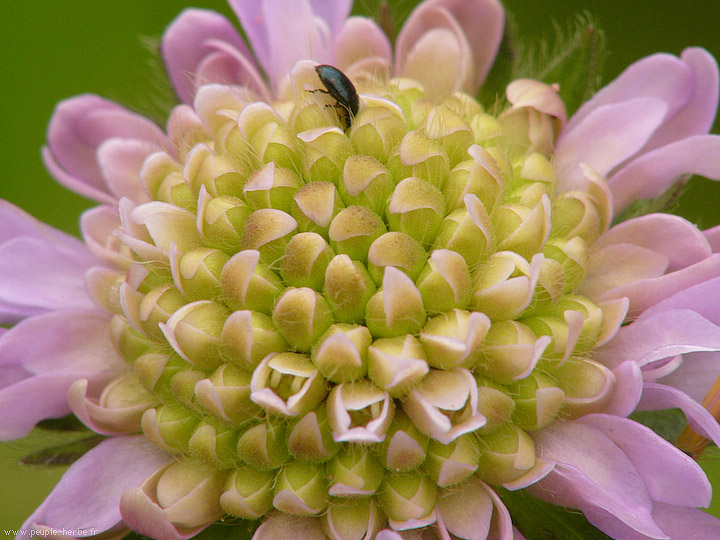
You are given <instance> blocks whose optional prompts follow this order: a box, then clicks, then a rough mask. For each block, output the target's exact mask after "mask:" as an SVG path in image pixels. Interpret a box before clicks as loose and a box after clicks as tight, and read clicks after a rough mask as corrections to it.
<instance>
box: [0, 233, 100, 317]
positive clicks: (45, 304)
mask: <svg viewBox="0 0 720 540" xmlns="http://www.w3.org/2000/svg"><path fill="white" fill-rule="evenodd" d="M0 261H2V263H1V265H0V300H2V301H3V302H4V303H6V304H12V305H16V306H19V307H21V308H22V307H28V308H35V309H41V310H54V309H90V308H92V307H93V303H92V301H91V300H90V297H89V296H88V294H87V292H86V289H85V277H84V276H85V271H86V270H87V269H88V268H90V267H91V266H93V265H95V264H97V263H98V261H97V259H95V257H94V256H93V255H92V254H91V253H90V252H89V251H88V250H87V249H86V248H83V249H68V248H64V247H59V246H55V245H52V244H49V243H46V242H43V241H41V240H35V239H32V238H18V239H16V240H12V241H9V242H6V243H5V244H3V245H1V246H0Z"/></svg>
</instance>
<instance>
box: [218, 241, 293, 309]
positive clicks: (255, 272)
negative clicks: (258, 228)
mask: <svg viewBox="0 0 720 540" xmlns="http://www.w3.org/2000/svg"><path fill="white" fill-rule="evenodd" d="M222 288H223V293H224V300H225V301H226V302H227V304H228V305H229V306H230V307H231V308H232V309H235V310H240V309H252V310H253V311H259V312H261V313H264V314H266V315H270V314H271V313H272V309H273V306H274V305H275V300H277V298H278V296H280V293H281V292H282V291H283V289H284V286H283V284H282V280H281V279H280V277H279V276H278V275H277V274H276V273H275V272H273V271H272V270H270V269H269V268H268V267H267V266H265V265H264V264H262V263H261V262H260V252H258V251H256V250H245V251H241V252H239V253H236V254H235V255H233V256H232V257H231V258H230V260H229V261H228V262H227V263H225V266H223V269H222Z"/></svg>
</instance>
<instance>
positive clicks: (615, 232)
mask: <svg viewBox="0 0 720 540" xmlns="http://www.w3.org/2000/svg"><path fill="white" fill-rule="evenodd" d="M623 243H627V244H632V245H635V246H641V247H644V248H646V249H649V250H652V251H654V252H656V253H661V254H662V255H664V256H665V257H667V260H668V262H669V267H668V271H670V272H672V271H675V270H677V269H678V268H681V267H685V266H688V265H691V264H694V263H696V262H699V261H701V260H702V259H704V258H706V257H708V256H709V255H711V254H712V250H711V249H710V245H709V243H708V241H707V240H706V239H705V237H704V236H703V234H702V233H701V232H700V230H699V229H698V228H697V227H696V226H695V225H693V224H692V223H690V222H689V221H687V220H685V219H683V218H681V217H679V216H673V215H670V214H647V215H644V216H642V217H638V218H635V219H629V220H627V221H624V222H622V223H620V224H618V225H615V226H614V227H613V228H612V229H610V230H609V231H607V232H606V233H605V234H603V235H602V236H601V237H600V238H599V239H598V241H597V242H596V243H595V245H594V246H593V249H598V248H601V247H603V246H607V245H609V244H623Z"/></svg>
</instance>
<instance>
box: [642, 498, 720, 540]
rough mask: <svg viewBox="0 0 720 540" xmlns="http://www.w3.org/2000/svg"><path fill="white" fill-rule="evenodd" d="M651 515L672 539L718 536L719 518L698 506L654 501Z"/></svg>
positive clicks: (719, 533)
mask: <svg viewBox="0 0 720 540" xmlns="http://www.w3.org/2000/svg"><path fill="white" fill-rule="evenodd" d="M652 515H653V519H654V520H655V523H657V524H658V525H660V528H661V529H662V530H663V532H664V533H665V534H667V535H668V536H669V537H670V538H672V540H701V539H710V538H720V519H718V518H716V517H715V516H712V515H710V514H709V513H708V512H704V511H702V510H700V509H699V508H688V507H687V506H683V505H678V506H673V505H671V504H663V503H654V504H653V511H652Z"/></svg>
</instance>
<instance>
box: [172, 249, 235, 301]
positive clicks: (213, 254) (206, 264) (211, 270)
mask: <svg viewBox="0 0 720 540" xmlns="http://www.w3.org/2000/svg"><path fill="white" fill-rule="evenodd" d="M228 259H229V257H228V256H227V255H226V254H225V253H223V252H222V251H219V250H217V249H211V248H196V249H193V250H192V251H189V252H188V253H186V254H185V255H183V256H182V257H181V258H180V266H179V271H178V275H179V277H180V284H181V285H182V288H183V291H185V294H186V295H187V296H188V297H189V298H191V299H194V300H199V299H206V298H218V297H219V296H220V294H221V287H220V276H221V274H222V269H223V266H224V265H225V263H226V262H228Z"/></svg>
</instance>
